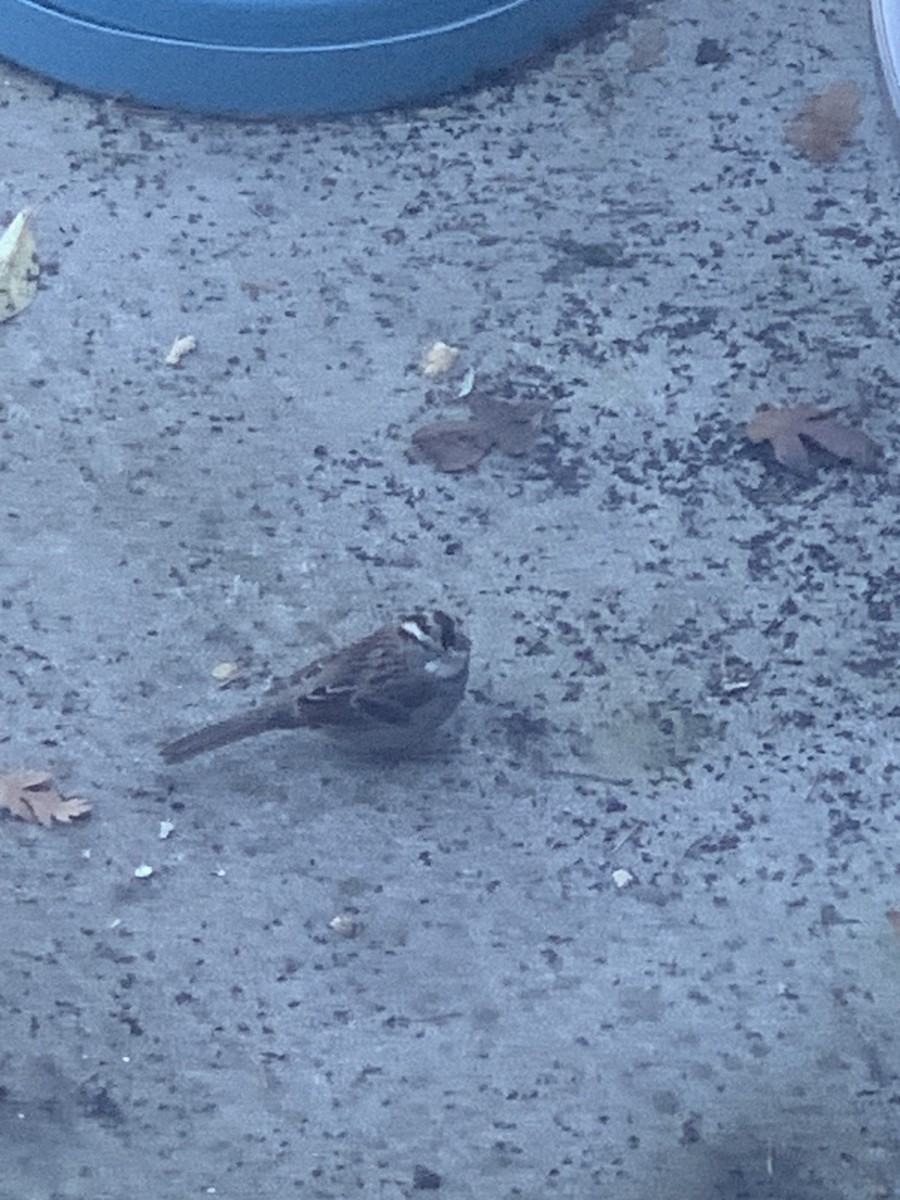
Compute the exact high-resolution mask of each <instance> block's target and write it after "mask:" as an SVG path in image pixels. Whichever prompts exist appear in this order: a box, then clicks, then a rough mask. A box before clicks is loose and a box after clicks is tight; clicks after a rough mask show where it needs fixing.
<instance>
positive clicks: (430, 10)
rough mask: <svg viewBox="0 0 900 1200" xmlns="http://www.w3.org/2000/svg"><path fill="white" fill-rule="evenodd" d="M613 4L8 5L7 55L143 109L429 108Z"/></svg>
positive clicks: (534, 0)
mask: <svg viewBox="0 0 900 1200" xmlns="http://www.w3.org/2000/svg"><path fill="white" fill-rule="evenodd" d="M609 3H610V0H57V2H55V3H50V2H47V0H0V56H3V57H5V58H8V59H11V60H12V61H13V62H15V63H18V64H19V65H20V66H23V67H29V68H30V69H32V70H35V71H39V72H41V73H42V74H44V75H49V76H51V77H52V78H54V79H58V80H60V81H61V82H63V83H68V84H73V85H74V86H75V87H79V88H83V89H85V90H87V91H91V92H100V93H104V94H106V95H114V96H123V97H128V98H131V99H133V100H135V101H137V102H138V103H141V104H150V105H154V106H156V107H160V108H176V109H182V110H185V111H190V112H204V113H219V114H223V115H234V116H255V117H260V116H292V115H293V116H316V115H325V114H328V113H347V112H355V111H359V110H363V109H374V108H384V107H388V106H390V105H395V104H404V103H412V102H419V103H421V102H422V101H426V100H431V99H434V98H435V97H437V96H440V95H443V94H445V93H447V92H451V91H454V90H457V89H459V88H461V87H465V86H467V85H469V84H471V83H473V82H475V81H476V80H477V79H478V78H479V76H480V75H482V74H485V73H488V72H491V71H496V70H497V69H499V68H500V67H504V66H508V65H509V64H510V63H513V62H515V61H516V60H517V59H519V58H524V57H526V56H528V55H530V54H534V53H535V52H537V51H538V50H540V49H541V48H542V47H544V46H545V45H546V44H547V42H548V41H550V40H553V39H556V38H560V37H563V36H565V35H567V34H569V33H571V32H572V31H573V30H574V29H575V28H576V27H577V26H578V24H579V23H580V22H582V21H584V20H585V19H586V18H587V17H589V16H590V15H591V14H592V13H594V12H596V11H598V10H599V9H601V8H603V7H605V6H606V5H608V4H609Z"/></svg>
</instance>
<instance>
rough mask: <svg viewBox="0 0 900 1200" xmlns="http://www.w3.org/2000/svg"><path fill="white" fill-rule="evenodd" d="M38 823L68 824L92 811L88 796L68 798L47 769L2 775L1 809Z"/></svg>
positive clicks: (0, 787) (47, 824)
mask: <svg viewBox="0 0 900 1200" xmlns="http://www.w3.org/2000/svg"><path fill="white" fill-rule="evenodd" d="M4 808H5V809H7V810H8V811H9V812H10V813H12V815H13V816H14V817H18V818H19V820H20V821H29V822H31V823H32V824H36V825H46V826H49V825H52V824H53V822H54V821H60V822H62V824H67V823H68V822H69V821H71V820H72V818H73V817H80V816H83V815H84V813H87V812H90V811H91V806H90V804H88V803H87V801H86V800H77V799H72V800H66V799H65V797H64V796H61V795H60V794H59V792H58V791H57V790H56V788H55V787H53V785H52V783H51V781H50V776H49V775H48V774H47V772H46V771H15V772H12V773H11V774H9V775H0V809H4Z"/></svg>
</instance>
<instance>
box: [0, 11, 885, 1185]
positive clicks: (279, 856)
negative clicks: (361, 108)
mask: <svg viewBox="0 0 900 1200" xmlns="http://www.w3.org/2000/svg"><path fill="white" fill-rule="evenodd" d="M638 19H640V20H641V21H644V22H646V20H648V19H650V20H653V19H659V20H662V21H663V22H664V27H665V29H664V31H665V34H666V39H667V49H666V51H665V55H664V61H660V62H658V63H657V64H656V65H651V66H649V67H648V69H646V70H644V71H634V70H632V69H631V68H630V66H629V60H630V59H631V56H632V54H633V53H634V43H635V40H636V37H637V36H642V35H643V33H645V32H646V28H647V27H646V24H645V25H643V26H637V25H636V22H637V20H638ZM701 49H702V52H701ZM713 49H715V50H716V51H717V52H716V53H712V50H713ZM877 71H878V68H877V63H876V61H875V56H874V51H873V49H872V45H871V40H870V35H869V31H868V28H867V25H866V7H865V5H864V4H863V3H861V0H852V2H851V3H849V4H848V5H846V6H845V7H844V8H843V9H841V8H827V7H822V6H820V5H816V4H814V3H812V2H804V0H798V2H797V3H795V4H794V5H793V6H792V8H791V13H790V15H788V16H786V15H785V12H784V9H783V6H780V5H776V4H775V3H773V2H772V0H766V2H765V3H763V4H762V5H758V6H757V7H756V8H755V9H753V10H751V11H747V10H746V9H743V8H742V7H741V6H727V7H726V6H723V11H720V12H717V13H712V12H711V11H710V6H709V5H707V4H704V3H701V2H700V0H671V2H670V3H668V4H666V5H664V6H659V7H658V8H656V9H644V8H642V7H639V6H637V5H628V6H627V8H623V9H621V11H620V12H619V14H618V18H617V19H615V20H603V21H600V22H598V24H597V27H596V28H595V29H594V30H593V31H592V32H591V33H590V34H589V35H588V36H587V37H586V38H585V39H583V40H581V41H579V42H577V43H575V44H572V45H570V46H568V47H567V48H565V49H564V50H563V51H562V52H560V53H559V54H558V55H556V56H555V57H550V58H547V59H545V60H543V61H540V62H538V63H536V64H532V65H530V66H528V67H527V68H524V69H522V70H521V71H520V72H517V73H515V74H514V75H513V76H512V77H510V78H509V79H507V80H505V81H503V82H499V83H497V84H495V85H494V86H492V87H490V88H488V89H486V90H483V91H480V92H477V93H472V94H468V95H465V96H461V97H458V98H451V99H449V100H447V101H446V102H443V103H440V104H436V105H434V106H433V107H430V108H428V109H417V110H414V111H410V112H403V113H401V112H391V113H385V114H376V115H367V116H364V117H359V118H354V119H350V120H344V121H321V122H315V123H299V122H298V123H296V124H295V123H291V122H279V123H277V124H276V123H252V124H251V123H248V124H240V123H232V122H224V121H214V120H209V121H206V120H200V119H190V118H184V117H181V116H178V115H172V114H165V113H156V112H145V111H136V110H132V109H129V108H128V107H124V106H122V105H121V104H119V103H117V102H110V101H104V100H98V99H95V98H90V97H85V96H81V95H78V94H76V93H72V92H69V91H66V90H61V89H56V88H55V87H54V86H53V85H52V84H50V83H47V82H45V81H41V80H39V79H36V78H34V77H32V76H31V75H29V74H27V73H25V72H21V71H19V70H17V69H16V68H14V67H12V66H8V65H4V67H3V69H2V72H0V75H2V92H0V104H2V107H0V131H2V144H3V155H4V162H5V164H6V170H5V171H4V178H3V181H2V183H0V188H2V205H0V209H5V210H6V211H7V213H8V214H9V215H11V214H12V213H13V212H15V211H17V210H18V209H19V208H20V207H22V206H23V205H25V204H30V205H32V206H33V207H34V209H35V224H36V228H37V234H38V237H39V247H40V253H41V257H42V260H43V263H44V277H43V283H42V288H41V291H40V293H39V295H38V297H37V299H36V301H35V303H34V304H33V305H32V307H31V308H30V309H29V310H28V311H27V312H26V313H24V314H22V315H21V316H20V317H18V318H17V319H16V320H14V321H13V322H11V323H9V324H7V325H5V326H3V327H2V330H0V342H2V348H3V357H4V373H3V379H2V383H0V428H2V440H0V495H2V506H0V511H2V520H3V530H4V532H3V541H2V546H0V579H2V596H3V600H2V603H3V608H2V623H0V643H2V646H3V673H2V676H0V678H2V686H0V702H2V705H3V713H4V723H3V724H4V734H3V744H2V765H3V767H4V768H6V769H11V768H15V767H17V766H20V765H23V764H27V765H29V766H48V767H49V768H51V769H52V770H53V773H54V776H55V777H56V778H57V780H59V781H60V783H61V785H62V786H63V787H64V789H65V790H67V791H69V792H72V793H77V794H80V795H86V796H88V797H89V798H90V799H91V800H92V801H93V802H94V806H95V808H94V812H93V814H92V816H91V817H90V819H89V820H87V821H85V822H82V823H79V824H78V825H77V826H75V827H73V828H71V829H57V830H54V831H51V832H49V833H47V832H45V831H42V830H35V829H33V828H31V827H26V826H24V825H19V824H16V823H13V822H11V821H7V822H5V823H3V824H2V825H0V835H2V837H0V853H2V858H3V885H2V886H3V895H4V901H5V911H6V913H7V919H6V920H5V921H4V923H3V932H2V933H0V962H2V976H0V979H2V982H0V1011H2V1013H3V1028H4V1032H5V1036H4V1038H3V1045H2V1048H0V1126H2V1137H3V1145H4V1166H3V1175H2V1178H0V1198H2V1200H14V1198H15V1200H21V1197H23V1196H28V1197H29V1200H37V1198H42V1200H43V1198H47V1200H51V1198H53V1200H75V1198H80V1197H91V1198H92V1200H101V1198H107V1197H108V1198H110V1200H113V1198H115V1200H119V1198H121V1197H122V1196H123V1195H126V1194H128V1193H129V1191H136V1190H138V1189H140V1190H141V1191H144V1190H146V1189H147V1188H148V1186H149V1187H152V1190H153V1192H154V1194H155V1195H156V1196H157V1197H159V1198H160V1200H169V1198H171V1200H182V1198H183V1197H186V1196H191V1195H204V1194H213V1193H214V1194H215V1195H217V1196H222V1197H241V1198H243V1197H250V1196H252V1197H259V1196H279V1197H280V1196H284V1195H297V1196H309V1197H319V1198H332V1197H335V1198H337V1197H340V1198H344V1197H346V1196H348V1195H350V1194H362V1195H372V1196H378V1197H380V1198H382V1200H387V1198H390V1197H398V1198H399V1197H404V1196H411V1195H413V1194H414V1193H417V1192H422V1191H432V1190H434V1191H439V1193H440V1194H441V1195H442V1196H444V1197H447V1198H448V1200H475V1198H476V1197H477V1198H478V1200H482V1198H483V1197H485V1196H490V1197H495V1198H497V1200H507V1198H510V1200H511V1198H512V1197H517V1198H519V1197H527V1198H529V1200H530V1198H534V1200H537V1198H538V1197H541V1198H542V1200H544V1198H545V1197H547V1196H552V1195H559V1196H565V1197H582V1196H588V1195H591V1196H594V1195H606V1194H607V1193H608V1194H616V1195H617V1196H621V1197H624V1198H627V1200H647V1198H648V1197H654V1198H655V1197H660V1198H662V1197H670V1196H679V1197H685V1198H688V1197H690V1198H691V1200H712V1198H713V1197H715V1198H716V1200H732V1198H733V1200H738V1198H743V1197H751V1196H752V1197H753V1198H754V1200H758V1198H761V1197H773V1198H775V1197H778V1198H787V1197H790V1198H791V1200H801V1198H805V1197H810V1198H812V1197H815V1198H816V1200H823V1198H824V1200H832V1198H833V1200H837V1198H838V1197H841V1198H843V1197H846V1196H854V1197H873V1198H874V1197H890V1196H894V1195H896V1194H897V1191H898V1189H897V1185H896V1183H895V1181H896V1179H897V1178H898V1175H900V1145H898V1137H897V1132H896V1128H897V1122H896V1111H897V1108H896V1106H897V1103H898V1101H900V1062H898V1046H897V1034H896V1002H895V997H896V994H897V987H898V978H900V946H898V943H897V940H896V937H895V936H894V934H893V932H892V928H891V925H890V922H889V921H888V920H887V919H886V913H887V912H888V911H890V910H893V909H896V908H900V903H898V899H900V890H898V882H897V878H898V864H900V851H898V838H897V835H898V819H897V795H898V790H897V789H898V769H900V760H898V751H897V734H898V723H900V710H898V700H897V669H898V644H900V642H898V620H900V599H898V579H900V576H898V569H897V566H896V559H897V534H898V520H897V498H898V493H900V488H898V481H897V469H896V463H897V445H898V436H900V424H898V419H897V415H896V414H897V375H898V368H897V365H896V312H897V304H898V287H897V280H896V269H895V263H896V260H897V248H898V244H900V235H898V233H897V229H896V213H897V211H898V199H900V196H898V192H900V186H898V182H897V179H898V176H897V155H896V144H895V142H894V140H893V130H892V128H891V127H890V125H889V114H888V113H887V111H886V109H885V107H884V105H883V102H882V97H881V93H880V88H879V82H878V74H877ZM841 79H852V80H854V81H855V82H856V83H857V85H858V86H859V88H860V91H861V93H862V113H863V120H862V123H861V125H860V126H859V127H858V128H857V130H856V131H855V132H854V135H853V137H852V139H851V142H850V144H849V145H848V146H847V148H846V149H845V150H844V151H843V152H842V153H841V155H840V157H839V158H838V159H837V160H836V161H835V162H833V163H829V164H824V165H821V164H812V163H810V162H807V161H805V160H804V159H803V158H801V157H800V156H798V155H797V153H796V152H795V151H794V150H793V149H792V148H791V147H790V146H788V145H786V144H785V142H784V140H783V133H782V128H783V122H784V121H785V120H786V119H787V118H789V117H791V116H792V115H793V114H794V113H795V112H796V111H797V109H798V108H799V107H800V105H801V103H802V101H803V98H804V96H805V95H806V93H807V92H808V91H810V90H813V91H821V90H823V89H824V88H825V87H828V86H829V85H830V84H832V83H833V82H835V81H837V80H841ZM184 333H190V334H193V335H194V336H195V337H196V338H197V341H198V350H197V352H196V353H194V354H192V355H190V356H188V357H187V358H185V359H184V360H183V362H182V364H181V366H180V367H178V368H175V369H173V368H171V367H167V366H165V365H164V364H163V361H162V359H163V357H164V354H165V352H166V350H167V349H168V346H169V345H170V344H171V342H172V340H173V339H174V338H175V337H176V336H178V335H180V334H184ZM436 338H442V339H444V340H446V341H448V342H450V343H453V344H455V345H458V346H460V347H462V349H463V354H462V356H461V359H460V362H459V367H458V369H457V372H456V373H455V374H452V375H451V376H450V377H449V378H445V379H438V380H436V381H428V380H425V379H423V378H422V376H421V374H420V372H419V370H418V366H417V364H418V361H419V356H420V354H421V351H422V349H423V347H424V346H426V345H427V344H429V343H430V342H432V341H433V340H435V339H436ZM469 367H471V368H472V369H473V370H474V371H475V385H476V388H477V389H479V391H480V392H482V393H483V394H486V395H491V394H497V395H503V396H506V397H509V398H513V399H531V398H535V397H540V398H542V399H543V402H544V404H545V411H544V413H543V424H542V427H541V430H540V432H539V435H538V438H537V441H536V442H535V444H534V446H533V447H532V448H531V450H530V452H529V453H528V454H527V455H525V456H522V457H509V456H504V455H502V454H499V453H493V454H491V455H489V456H488V457H487V458H486V459H485V460H484V462H483V463H482V464H481V465H480V467H479V468H478V470H477V471H474V472H471V473H467V474H463V475H461V476H458V477H457V476H448V475H440V474H437V473H436V472H435V471H433V470H432V469H431V468H430V467H429V466H427V465H425V464H422V463H415V464H414V463H411V462H410V461H409V459H408V456H407V448H408V445H409V440H410V437H411V435H412V433H413V431H414V430H415V429H416V428H417V427H419V426H420V425H422V424H424V423H426V422H430V421H435V420H440V419H446V418H458V417H459V416H461V415H463V416H464V415H465V409H464V408H463V407H461V406H460V403H459V398H458V396H457V390H458V384H459V378H460V373H461V372H462V371H464V370H465V369H466V368H469ZM800 401H804V402H806V401H809V402H813V403H818V404H821V405H827V406H832V405H834V406H839V408H840V410H841V412H842V413H843V415H844V417H845V418H846V419H847V420H849V421H852V423H854V424H857V425H859V426H861V427H864V428H865V429H866V430H867V432H868V433H869V434H870V435H871V436H872V437H874V438H875V439H876V440H877V441H878V442H879V443H880V444H881V445H882V446H883V447H884V455H883V460H882V464H881V467H880V469H879V470H878V471H876V472H873V473H862V472H857V471H854V470H853V469H852V468H851V467H848V466H844V465H826V466H823V467H822V468H821V469H820V470H819V471H818V473H817V474H816V475H815V476H814V477H812V478H809V479H800V478H797V477H793V476H790V475H788V474H787V473H785V472H784V471H783V470H781V469H779V468H778V467H777V465H775V464H774V463H773V462H772V460H771V456H770V454H769V453H768V451H767V449H766V448H765V447H753V446H751V445H750V444H749V443H748V442H747V441H746V440H745V439H743V437H742V435H741V425H742V422H743V421H745V420H746V418H747V417H748V416H749V415H750V414H751V413H752V412H753V411H754V409H755V408H756V407H757V406H758V405H759V404H761V403H764V402H768V403H773V404H788V403H796V402H800ZM432 602H440V603H441V604H443V605H444V606H446V607H448V608H449V609H452V610H453V611H454V612H458V613H459V614H460V615H461V616H462V617H463V619H464V620H465V622H466V627H467V630H468V632H469V633H470V634H471V636H472V638H473V642H474V647H475V652H474V661H473V670H472V679H471V688H470V693H469V696H468V698H467V700H466V703H465V704H464V705H463V707H462V709H461V710H460V713H459V716H458V719H457V720H456V721H455V722H454V724H453V727H452V729H451V732H450V736H449V740H448V742H447V744H446V745H444V747H443V748H442V750H441V752H440V753H439V754H438V755H436V756H435V757H433V758H431V759H426V760H422V761H413V762H408V763H400V764H394V765H390V766H387V765H384V764H364V763H363V764H361V763H359V762H356V761H349V760H347V759H346V758H342V757H340V756H339V755H338V754H336V753H335V752H333V751H328V750H326V749H323V748H322V746H321V745H320V744H319V743H317V742H315V741H313V740H311V739H304V738H302V737H299V736H292V735H276V736H272V737H271V738H268V739H265V740H261V741H260V742H259V743H258V744H254V743H244V744H243V745H240V746H236V747H234V748H232V749H229V750H227V751H223V752H219V753H217V754H215V755H212V756H209V757H208V758H205V759H199V760H197V761H195V762H192V763H190V764H186V765H184V766H182V767H179V768H177V769H165V768H163V767H162V765H161V763H160V762H159V760H158V757H157V755H156V749H155V747H156V744H157V743H158V742H159V741H160V740H161V739H162V738H164V737H165V736H168V735H170V734H172V733H174V732H178V731H181V730H182V729H185V728H187V727H190V726H191V725H193V724H195V723H199V722H202V721H204V720H207V719H213V718H215V717H218V716H220V715H224V714H225V713H227V712H231V711H233V710H234V709H235V708H237V707H238V706H239V705H241V704H243V703H246V702H247V700H248V698H249V697H250V696H252V695H255V694H257V692H258V691H259V689H260V688H262V687H263V686H265V684H266V682H267V680H268V679H269V678H270V677H272V676H278V675H280V674H284V673H286V672H287V671H289V670H291V669H292V668H293V667H295V666H297V665H299V664H300V663H302V662H303V661H305V660H306V659H307V658H310V657H313V656H314V655H315V654H317V653H320V652H321V651H322V650H323V649H325V648H327V647H329V646H333V645H335V644H339V643H340V642H341V641H343V640H345V639H347V638H350V637H353V636H356V635H357V634H360V633H362V632H365V631H366V630H368V629H369V628H370V627H371V626H372V625H373V624H376V623H378V621H380V620H381V619H383V618H385V617H387V616H390V615H391V614H393V613H395V612H397V611H402V610H405V609H407V608H408V607H410V606H411V605H417V604H428V603H432ZM221 661H232V662H235V663H237V664H238V665H239V666H240V668H241V671H240V676H239V678H238V680H237V681H236V683H235V684H234V685H232V686H231V687H229V688H226V689H221V688H219V687H218V685H216V684H215V682H214V681H213V680H212V679H211V677H210V669H211V668H212V667H213V665H214V664H216V663H217V662H221ZM242 689H243V690H242ZM239 691H240V694H236V693H237V692H239ZM162 820H166V821H171V822H172V823H173V824H174V831H173V833H172V835H171V836H170V837H169V838H168V839H166V840H160V838H159V837H158V829H159V822H160V821H162ZM142 862H146V863H148V864H149V865H151V866H153V868H154V873H153V875H152V876H150V878H148V879H136V878H134V875H133V872H134V869H135V867H137V866H138V865H139V864H140V863H142ZM616 872H623V873H624V874H616ZM617 881H618V882H617ZM619 884H621V886H619ZM341 914H346V916H345V919H344V923H343V924H342V925H341V924H339V925H338V927H337V928H335V927H333V926H332V925H331V924H330V923H331V922H332V920H333V918H335V917H336V916H340V915H341Z"/></svg>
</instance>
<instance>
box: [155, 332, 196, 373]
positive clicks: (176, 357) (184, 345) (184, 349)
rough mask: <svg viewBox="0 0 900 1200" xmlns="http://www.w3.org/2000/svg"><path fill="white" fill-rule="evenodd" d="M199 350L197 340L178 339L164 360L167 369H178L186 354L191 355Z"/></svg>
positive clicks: (191, 338)
mask: <svg viewBox="0 0 900 1200" xmlns="http://www.w3.org/2000/svg"><path fill="white" fill-rule="evenodd" d="M196 349H197V339H196V338H193V337H191V335H190V334H188V335H187V337H178V338H176V339H175V341H174V342H173V343H172V346H171V349H170V350H169V353H168V354H167V355H166V357H165V359H164V360H163V361H164V362H165V364H166V366H167V367H177V366H178V364H179V363H180V362H181V360H182V359H183V358H184V356H185V355H186V354H190V352H191V351H192V350H196Z"/></svg>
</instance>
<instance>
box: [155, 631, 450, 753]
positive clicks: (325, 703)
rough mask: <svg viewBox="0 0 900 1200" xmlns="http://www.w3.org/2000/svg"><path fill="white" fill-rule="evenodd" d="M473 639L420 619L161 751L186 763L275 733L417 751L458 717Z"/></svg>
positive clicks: (329, 660)
mask: <svg viewBox="0 0 900 1200" xmlns="http://www.w3.org/2000/svg"><path fill="white" fill-rule="evenodd" d="M469 650H470V643H469V639H468V638H467V637H466V636H465V635H464V634H463V632H462V631H461V629H460V627H459V623H458V622H457V621H454V620H453V619H452V618H451V617H448V616H447V614H446V613H443V612H441V611H440V610H436V611H435V612H433V613H431V614H425V613H416V614H414V615H413V616H409V617H402V618H401V619H400V620H399V621H398V622H397V623H396V624H393V625H384V626H382V628H381V629H376V630H375V632H374V633H370V634H369V635H368V637H364V638H361V639H360V641H358V642H354V643H353V644H352V645H350V646H347V647H345V648H344V649H343V650H338V651H336V652H335V653H334V654H329V655H325V656H324V657H323V658H318V659H316V660H315V661H314V662H311V663H310V664H309V665H308V666H306V667H302V668H301V669H300V670H299V671H297V672H296V673H295V674H294V675H292V676H291V677H290V678H289V679H288V680H287V681H286V682H284V683H282V684H281V685H279V686H278V687H276V688H274V689H273V690H272V691H271V692H270V693H269V694H268V695H267V696H264V697H263V699H262V700H261V701H260V703H259V704H258V705H257V706H256V707H254V708H250V709H248V710H247V711H245V712H242V713H238V714H237V715H236V716H233V717H227V718H226V719H225V720H224V721H217V722H216V723H215V724H214V725H206V726H204V727H203V728H202V729H197V730H195V731H194V732H193V733H187V734H185V735H184V737H180V738H176V740H175V741H174V742H168V743H166V744H165V745H163V746H161V747H160V754H161V755H162V757H163V758H164V759H165V760H166V762H168V763H177V762H182V761H183V760H184V759H186V758H193V756H194V755H195V754H204V753H205V752H206V751H207V750H215V749H216V748H217V747H219V746H224V745H227V744H228V743H229V742H237V741H240V740H241V739H242V738H247V737H253V736H255V735H256V734H257V733H268V732H269V731H270V730H273V729H314V730H317V731H319V732H320V733H324V734H326V735H327V736H328V737H331V738H333V739H335V740H340V741H343V742H345V743H347V745H348V746H350V747H351V748H353V749H355V750H361V751H369V752H373V753H374V752H378V751H394V752H402V751H410V750H414V749H416V748H417V747H419V746H420V744H421V743H422V741H423V740H425V739H427V736H428V735H429V734H430V733H432V732H433V731H434V730H435V729H436V728H437V726H438V725H440V724H441V722H442V721H445V720H446V719H447V717H449V716H450V714H451V713H452V712H453V710H454V709H455V708H456V706H457V705H458V704H459V702H460V700H462V698H463V693H464V692H465V689H466V682H467V681H468V678H469Z"/></svg>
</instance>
